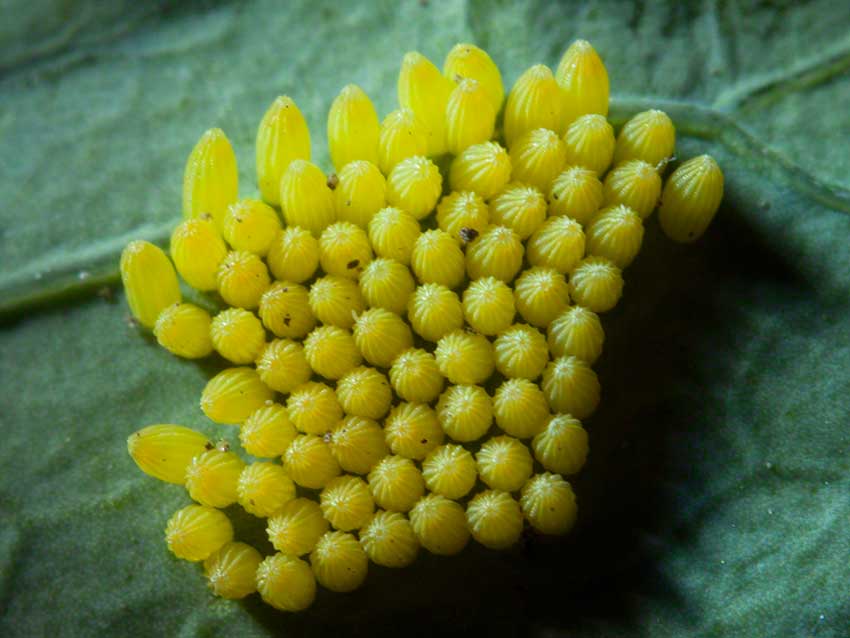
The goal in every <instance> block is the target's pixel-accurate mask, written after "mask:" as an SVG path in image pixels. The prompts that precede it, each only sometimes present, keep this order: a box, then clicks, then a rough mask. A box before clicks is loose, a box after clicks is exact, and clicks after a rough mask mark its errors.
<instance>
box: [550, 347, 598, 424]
mask: <svg viewBox="0 0 850 638" xmlns="http://www.w3.org/2000/svg"><path fill="white" fill-rule="evenodd" d="M542 385H543V392H544V393H545V394H546V399H547V400H548V401H549V406H550V407H551V408H552V410H553V411H554V412H561V413H563V414H571V415H573V416H574V417H576V418H577V419H586V418H587V417H589V416H590V415H591V414H593V413H594V412H595V411H596V407H597V406H598V405H599V395H600V392H601V390H600V387H599V379H597V377H596V373H595V372H594V371H593V370H592V369H591V368H590V366H589V365H587V363H585V362H584V361H582V360H581V359H578V358H576V357H572V356H567V357H558V358H557V359H555V360H554V361H552V362H550V363H549V365H548V366H546V369H545V370H544V371H543V384H542Z"/></svg>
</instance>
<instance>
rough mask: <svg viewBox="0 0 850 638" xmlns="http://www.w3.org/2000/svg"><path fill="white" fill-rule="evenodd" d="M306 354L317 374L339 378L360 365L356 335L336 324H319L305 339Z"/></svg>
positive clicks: (327, 377) (360, 359) (329, 377)
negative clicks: (355, 341) (355, 340)
mask: <svg viewBox="0 0 850 638" xmlns="http://www.w3.org/2000/svg"><path fill="white" fill-rule="evenodd" d="M304 354H306V355H307V362H308V363H309V364H310V367H311V368H313V371H314V372H315V373H316V374H319V375H321V376H323V377H324V378H325V379H331V380H334V381H335V380H337V379H340V378H342V377H343V376H345V375H346V374H347V373H348V372H350V371H351V370H353V369H354V368H356V367H357V366H359V365H360V362H361V361H362V358H361V357H360V351H359V350H358V349H357V344H356V343H354V337H352V336H351V333H350V332H349V331H348V330H343V329H342V328H337V327H336V326H319V327H318V328H315V329H314V330H313V332H311V333H310V334H308V335H307V338H306V339H304Z"/></svg>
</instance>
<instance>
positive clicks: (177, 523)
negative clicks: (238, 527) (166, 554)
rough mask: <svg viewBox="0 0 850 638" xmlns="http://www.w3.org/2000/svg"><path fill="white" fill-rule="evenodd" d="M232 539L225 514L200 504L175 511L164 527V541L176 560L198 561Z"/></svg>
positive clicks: (228, 520) (230, 528)
mask: <svg viewBox="0 0 850 638" xmlns="http://www.w3.org/2000/svg"><path fill="white" fill-rule="evenodd" d="M231 540H233V525H231V523H230V519H229V518H227V515H226V514H225V513H224V512H220V511H218V510H217V509H214V508H212V507H205V506H203V505H194V504H193V505H188V506H186V507H184V508H183V509H181V510H177V511H176V512H175V513H174V515H173V516H172V517H171V518H170V519H168V523H167V524H166V526H165V542H166V544H167V545H168V549H169V551H170V552H171V553H172V554H174V555H175V556H176V557H177V558H182V559H183V560H189V561H193V562H196V561H201V560H204V559H206V558H207V557H208V556H210V554H212V553H213V552H215V551H217V550H218V549H220V548H221V547H222V546H224V545H225V544H226V543H229V542H230V541H231Z"/></svg>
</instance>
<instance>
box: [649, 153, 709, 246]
mask: <svg viewBox="0 0 850 638" xmlns="http://www.w3.org/2000/svg"><path fill="white" fill-rule="evenodd" d="M722 199H723V172H722V171H721V170H720V167H719V166H718V165H717V162H715V161H714V158H712V157H711V156H710V155H700V156H699V157H694V158H692V159H689V160H688V161H687V162H685V163H684V164H682V165H681V166H679V168H677V169H676V170H675V171H673V174H672V175H670V177H669V178H668V179H667V183H666V184H665V185H664V192H663V194H662V195H661V209H660V210H659V211H658V221H659V222H660V223H661V230H663V231H664V234H665V235H667V236H668V237H669V238H670V239H672V240H673V241H678V242H684V243H687V242H692V241H696V240H697V239H699V238H700V237H702V234H703V233H704V232H705V230H706V228H708V225H709V224H710V223H711V220H712V219H714V215H715V214H716V213H717V209H718V207H719V206H720V202H721V200H722Z"/></svg>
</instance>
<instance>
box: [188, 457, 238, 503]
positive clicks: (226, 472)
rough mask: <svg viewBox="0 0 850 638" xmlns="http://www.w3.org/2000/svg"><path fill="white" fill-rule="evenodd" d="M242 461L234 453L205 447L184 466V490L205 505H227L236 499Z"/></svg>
mask: <svg viewBox="0 0 850 638" xmlns="http://www.w3.org/2000/svg"><path fill="white" fill-rule="evenodd" d="M244 467H245V462H244V461H243V460H242V459H240V458H239V456H238V455H237V454H236V453H235V452H224V451H222V450H220V449H218V448H213V449H211V450H205V451H204V452H201V453H200V454H199V455H198V456H196V457H195V458H193V459H192V462H191V463H190V464H189V466H188V467H187V468H186V490H187V491H188V492H189V496H191V497H192V500H194V501H197V502H198V503H200V504H201V505H206V506H208V507H219V508H221V507H227V506H228V505H232V504H233V503H235V502H236V501H237V500H238V499H239V495H238V492H237V486H238V483H239V475H240V474H241V473H242V470H243V468H244Z"/></svg>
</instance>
